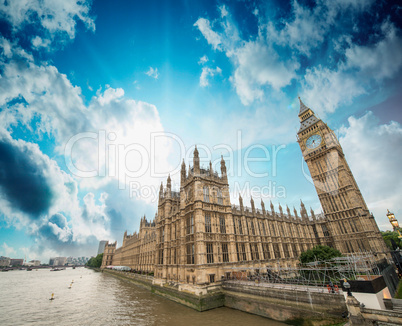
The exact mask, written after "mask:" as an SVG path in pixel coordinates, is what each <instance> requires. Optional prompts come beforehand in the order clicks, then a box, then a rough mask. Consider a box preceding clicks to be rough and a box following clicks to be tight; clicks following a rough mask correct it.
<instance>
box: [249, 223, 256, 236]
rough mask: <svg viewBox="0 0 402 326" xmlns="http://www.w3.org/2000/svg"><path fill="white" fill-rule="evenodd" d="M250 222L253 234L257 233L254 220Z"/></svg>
mask: <svg viewBox="0 0 402 326" xmlns="http://www.w3.org/2000/svg"><path fill="white" fill-rule="evenodd" d="M250 224H251V234H252V235H255V229H254V222H253V221H251V222H250Z"/></svg>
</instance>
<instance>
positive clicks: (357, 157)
mask: <svg viewBox="0 0 402 326" xmlns="http://www.w3.org/2000/svg"><path fill="white" fill-rule="evenodd" d="M348 122H349V126H345V127H342V128H341V129H340V133H341V136H340V138H339V140H340V143H341V145H342V147H343V150H344V152H345V155H346V159H347V161H348V164H349V166H350V168H351V170H352V173H353V174H354V176H355V178H356V181H357V184H358V185H359V187H360V190H361V192H362V194H363V196H364V198H365V200H366V204H367V206H368V208H369V209H370V211H372V212H373V213H374V216H375V217H376V220H377V223H378V224H379V226H380V228H381V229H390V224H389V222H388V221H387V217H386V215H385V214H386V213H387V209H390V210H391V211H393V212H394V213H395V214H396V216H398V215H399V216H402V208H401V206H400V197H401V194H402V175H401V173H400V170H401V169H400V158H401V157H402V147H401V143H402V126H401V125H400V124H399V123H397V122H394V121H391V122H389V123H388V124H379V123H378V121H377V119H376V117H375V116H374V114H373V113H372V112H368V113H366V114H365V115H364V116H363V117H361V118H355V117H350V118H349V119H348Z"/></svg>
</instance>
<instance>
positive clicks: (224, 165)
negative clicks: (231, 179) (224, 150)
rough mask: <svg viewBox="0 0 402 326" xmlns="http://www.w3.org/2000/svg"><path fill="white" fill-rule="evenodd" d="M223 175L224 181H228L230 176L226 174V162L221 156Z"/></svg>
mask: <svg viewBox="0 0 402 326" xmlns="http://www.w3.org/2000/svg"><path fill="white" fill-rule="evenodd" d="M221 174H222V179H223V181H226V182H227V181H228V176H227V174H226V164H225V160H224V159H223V155H221Z"/></svg>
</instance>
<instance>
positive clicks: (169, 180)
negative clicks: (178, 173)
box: [166, 173, 172, 198]
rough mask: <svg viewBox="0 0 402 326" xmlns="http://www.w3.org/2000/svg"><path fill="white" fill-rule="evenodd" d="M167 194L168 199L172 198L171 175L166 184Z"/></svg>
mask: <svg viewBox="0 0 402 326" xmlns="http://www.w3.org/2000/svg"><path fill="white" fill-rule="evenodd" d="M166 193H167V198H170V197H171V196H172V179H170V173H169V176H168V178H167V182H166Z"/></svg>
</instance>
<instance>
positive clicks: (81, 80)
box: [0, 0, 402, 261]
mask: <svg viewBox="0 0 402 326" xmlns="http://www.w3.org/2000/svg"><path fill="white" fill-rule="evenodd" d="M401 14H402V10H401V8H400V6H398V5H397V4H395V3H393V2H392V1H391V2H387V1H374V0H358V1H355V0H337V1H330V0H318V1H301V0H299V1H289V2H285V1H117V2H116V1H114V2H111V1H93V2H92V1H74V0H73V1H67V0H60V1H50V0H49V1H24V0H18V1H8V2H6V3H2V4H0V32H1V38H0V75H1V78H0V255H5V256H11V257H24V256H27V259H35V258H39V259H42V260H43V261H47V259H48V258H49V257H51V256H58V255H61V256H69V255H72V256H82V255H88V256H90V255H93V254H95V253H96V250H97V244H98V242H99V240H104V239H106V240H118V241H119V243H120V244H121V239H122V235H123V233H124V231H125V230H127V231H128V232H129V233H132V232H134V231H135V230H137V229H138V226H139V220H140V218H141V217H142V216H143V215H144V214H145V215H146V216H147V217H148V218H150V219H152V218H153V216H154V214H155V212H156V209H157V201H155V198H157V191H158V190H159V186H160V183H161V182H162V181H163V182H164V183H166V181H165V180H166V178H167V175H168V174H169V173H170V174H171V176H172V181H173V187H175V188H176V189H178V188H179V174H178V173H177V168H178V167H179V166H180V164H181V161H182V159H183V158H184V159H185V162H186V164H188V163H192V162H191V161H192V159H191V158H192V151H193V149H194V145H195V144H197V146H198V148H199V151H200V156H201V157H202V164H204V165H205V166H208V164H209V160H212V162H213V164H214V168H217V169H218V167H219V158H220V156H221V155H223V156H224V157H225V159H226V161H227V165H228V170H229V183H230V189H231V199H232V203H233V204H237V203H238V196H239V193H241V194H242V196H243V198H244V202H245V204H246V205H248V203H249V201H250V198H251V196H253V198H254V200H255V201H256V205H257V207H259V205H260V200H261V199H263V200H264V202H265V205H268V204H269V201H270V200H271V201H272V203H273V204H274V205H275V207H276V209H277V210H278V205H279V204H281V205H282V206H283V208H286V205H288V206H289V208H290V209H291V210H292V211H293V207H295V208H296V209H299V207H300V199H302V200H303V202H304V203H305V204H306V206H307V207H310V206H311V207H312V209H313V210H314V211H315V212H316V213H319V212H320V211H321V207H320V204H319V201H318V197H317V195H316V192H315V189H314V187H313V185H312V183H311V182H310V179H309V173H308V171H307V169H306V165H305V164H303V160H302V156H301V152H300V149H299V147H298V144H297V142H296V133H297V130H298V127H299V121H298V117H297V114H298V109H299V102H298V99H297V98H298V96H300V97H301V98H302V99H303V101H304V103H305V104H306V105H307V106H309V107H311V108H312V109H313V110H314V111H315V112H316V114H317V115H318V116H319V117H320V118H322V119H323V120H324V121H325V122H327V123H328V125H329V126H330V127H331V128H332V129H333V130H335V132H336V134H337V135H338V137H339V139H340V142H341V144H342V146H343V149H344V152H345V154H346V158H347V160H348V163H349V165H350V167H351V169H352V172H353V173H354V175H355V178H356V180H357V183H358V185H359V186H360V188H361V191H362V193H363V196H364V197H365V199H366V202H367V204H368V207H369V209H370V210H371V211H372V212H373V213H374V215H375V217H376V220H377V223H378V224H379V226H380V228H381V229H383V230H386V229H390V226H389V223H388V222H387V218H386V215H385V214H386V209H387V208H389V209H391V210H392V211H394V213H395V214H396V216H397V218H398V216H401V214H402V209H401V207H400V200H399V199H400V196H401V194H402V175H401V173H400V164H399V161H400V159H401V158H402V148H401V143H402V127H401V123H402V115H401V104H400V103H401V102H402V95H401V94H402V92H401V90H402V83H401V79H402V74H401V68H402V38H401V37H402V36H401V23H400V22H401ZM245 157H247V158H248V159H249V160H250V159H251V160H253V159H254V161H253V162H251V161H248V162H246V160H245ZM258 159H260V160H259V161H256V160H258ZM218 170H219V169H218Z"/></svg>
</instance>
